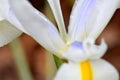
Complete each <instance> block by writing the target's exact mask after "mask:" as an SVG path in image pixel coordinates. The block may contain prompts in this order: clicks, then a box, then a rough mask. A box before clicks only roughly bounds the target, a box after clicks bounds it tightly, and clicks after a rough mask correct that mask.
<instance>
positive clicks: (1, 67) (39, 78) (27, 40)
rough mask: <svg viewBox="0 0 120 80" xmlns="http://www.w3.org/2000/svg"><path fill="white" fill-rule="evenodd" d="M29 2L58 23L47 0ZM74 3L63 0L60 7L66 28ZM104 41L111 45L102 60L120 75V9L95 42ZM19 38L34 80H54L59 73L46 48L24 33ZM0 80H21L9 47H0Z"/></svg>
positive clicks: (70, 0)
mask: <svg viewBox="0 0 120 80" xmlns="http://www.w3.org/2000/svg"><path fill="white" fill-rule="evenodd" d="M29 1H30V2H31V3H32V5H33V6H34V7H35V8H36V9H38V10H40V11H41V12H43V13H44V14H45V15H46V16H47V17H48V18H49V19H50V20H52V22H54V23H55V21H54V18H53V14H52V13H51V11H50V9H49V5H48V3H47V2H46V0H29ZM73 2H74V0H61V7H62V11H63V15H64V21H65V25H66V26H67V25H68V21H69V15H70V12H71V8H72V5H73ZM55 24H56V23H55ZM66 28H67V27H66ZM41 35H42V34H41ZM102 38H104V39H105V40H106V42H107V43H108V51H107V52H106V54H105V56H104V57H103V58H104V59H106V60H107V61H109V62H110V63H111V64H113V65H114V66H115V67H116V68H117V70H118V71H119V73H120V9H118V10H117V11H116V13H115V14H114V16H113V17H112V19H111V21H110V22H109V24H108V25H107V27H106V28H105V30H104V31H103V33H102V34H101V35H100V37H99V38H98V39H97V41H96V43H97V44H99V42H100V40H101V39H102ZM19 39H20V43H21V45H22V48H23V51H24V55H25V57H26V60H27V62H28V65H29V68H30V71H31V73H32V75H33V78H34V80H52V79H50V76H51V75H52V74H53V75H54V73H55V71H56V68H55V67H54V64H51V63H50V62H49V61H50V60H51V59H49V58H48V57H52V56H51V55H50V54H46V51H45V49H44V48H43V47H42V46H41V45H40V44H38V43H37V42H36V41H34V39H32V38H31V37H30V36H28V35H26V34H24V33H23V34H22V35H21V36H20V37H19ZM16 54H17V53H16ZM51 61H52V60H51ZM19 64H21V63H19ZM48 67H49V69H48ZM0 80H20V79H19V76H18V70H17V67H16V64H15V61H14V58H13V54H12V50H11V47H10V44H8V45H5V46H3V47H1V48H0Z"/></svg>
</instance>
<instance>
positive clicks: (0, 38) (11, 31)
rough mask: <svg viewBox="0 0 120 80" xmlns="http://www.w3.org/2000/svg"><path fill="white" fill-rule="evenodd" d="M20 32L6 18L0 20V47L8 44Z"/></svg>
mask: <svg viewBox="0 0 120 80" xmlns="http://www.w3.org/2000/svg"><path fill="white" fill-rule="evenodd" d="M21 34H22V32H21V31H19V30H18V29H17V28H15V27H14V26H13V25H12V24H10V23H9V22H7V21H6V20H3V21H0V47H2V46H4V45H6V44H8V43H9V42H11V41H12V40H13V39H15V38H17V37H18V36H20V35H21Z"/></svg>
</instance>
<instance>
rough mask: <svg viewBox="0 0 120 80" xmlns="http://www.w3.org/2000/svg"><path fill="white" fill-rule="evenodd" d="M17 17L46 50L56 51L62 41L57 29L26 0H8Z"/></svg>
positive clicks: (61, 45)
mask: <svg viewBox="0 0 120 80" xmlns="http://www.w3.org/2000/svg"><path fill="white" fill-rule="evenodd" d="M9 2H10V4H11V6H12V9H13V12H14V13H15V15H16V16H17V19H19V21H20V22H21V24H22V25H23V26H24V28H25V30H26V31H27V32H28V33H29V34H30V36H32V37H33V38H34V39H35V40H36V41H37V42H39V43H40V44H41V45H42V46H44V47H45V48H46V49H47V50H49V51H52V52H58V51H59V50H60V48H61V47H63V46H64V43H63V41H62V39H61V37H60V36H59V33H58V31H57V29H56V28H55V27H54V25H53V24H51V23H50V22H49V21H48V20H47V18H45V16H44V15H43V14H41V13H40V12H38V10H36V9H35V8H33V7H32V6H31V4H30V3H29V2H28V1H27V0H9Z"/></svg>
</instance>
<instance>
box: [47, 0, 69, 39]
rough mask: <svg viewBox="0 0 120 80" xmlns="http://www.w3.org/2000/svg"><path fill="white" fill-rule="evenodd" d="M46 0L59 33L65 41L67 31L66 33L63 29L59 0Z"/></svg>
mask: <svg viewBox="0 0 120 80" xmlns="http://www.w3.org/2000/svg"><path fill="white" fill-rule="evenodd" d="M47 1H48V3H49V5H50V7H51V9H52V12H53V14H54V17H55V20H56V22H57V24H58V28H59V31H60V35H61V36H62V38H63V39H64V40H65V41H66V38H67V33H66V29H65V24H64V20H63V15H62V10H61V6H60V0H47Z"/></svg>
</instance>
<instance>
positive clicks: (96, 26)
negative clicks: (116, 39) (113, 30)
mask: <svg viewBox="0 0 120 80" xmlns="http://www.w3.org/2000/svg"><path fill="white" fill-rule="evenodd" d="M119 5H120V0H115V1H112V0H111V1H110V0H96V7H95V9H94V10H93V12H92V13H91V14H90V17H89V19H88V21H87V23H86V27H87V29H86V32H87V34H88V37H92V38H94V39H96V38H97V37H98V36H99V35H100V34H101V32H102V31H103V29H104V28H105V27H106V25H107V24H108V22H109V20H110V19H111V17H112V16H113V14H114V12H115V11H116V9H117V8H118V7H119Z"/></svg>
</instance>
